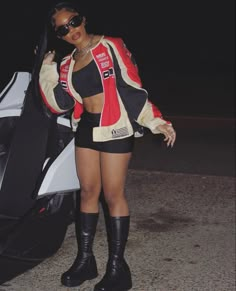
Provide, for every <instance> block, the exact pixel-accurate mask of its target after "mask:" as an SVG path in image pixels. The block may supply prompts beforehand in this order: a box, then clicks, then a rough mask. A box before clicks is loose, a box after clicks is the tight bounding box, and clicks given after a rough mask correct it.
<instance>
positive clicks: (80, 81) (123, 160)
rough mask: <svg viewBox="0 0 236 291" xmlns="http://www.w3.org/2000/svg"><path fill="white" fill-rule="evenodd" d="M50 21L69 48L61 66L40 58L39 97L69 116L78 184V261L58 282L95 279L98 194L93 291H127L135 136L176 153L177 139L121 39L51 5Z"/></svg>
mask: <svg viewBox="0 0 236 291" xmlns="http://www.w3.org/2000/svg"><path fill="white" fill-rule="evenodd" d="M49 21H50V25H51V28H52V30H53V31H54V33H55V34H56V36H57V37H58V38H59V39H61V40H63V41H64V42H67V43H69V44H71V45H73V46H74V49H73V50H72V52H71V53H70V54H68V55H67V56H65V57H64V58H63V59H62V61H61V62H60V64H59V67H60V69H59V72H58V64H57V63H56V62H55V61H54V58H55V51H52V52H51V51H49V52H47V53H46V54H45V57H44V60H43V63H42V66H41V70H40V76H39V85H40V91H41V95H42V98H43V100H44V102H45V104H46V105H47V107H48V108H49V109H50V110H51V112H53V113H55V114H63V113H65V112H67V111H68V110H72V111H73V113H72V116H71V124H72V130H73V131H74V132H75V160H76V169H77V174H78V178H79V181H80V185H81V189H80V190H81V191H80V203H78V205H77V209H76V210H77V215H76V219H75V228H76V237H77V242H78V254H77V257H76V259H75V261H74V263H73V264H72V266H71V267H70V268H69V270H68V271H66V272H65V273H64V274H62V277H61V281H62V284H63V285H65V286H79V285H81V284H82V283H83V282H84V281H86V280H91V279H94V278H96V277H97V275H98V272H97V265H96V259H95V256H94V254H93V250H92V246H93V240H94V236H95V232H96V226H97V222H98V215H99V213H98V212H99V195H100V192H101V189H102V190H103V193H104V197H105V200H106V203H107V205H108V209H109V230H108V245H109V257H108V261H107V267H106V273H105V275H104V276H103V278H102V280H101V281H100V282H98V283H97V284H96V285H95V288H94V291H102V290H103V291H112V290H114V291H124V290H129V289H131V288H132V278H131V272H130V268H129V266H128V264H127V262H126V260H125V258H124V252H125V246H126V242H127V239H128V234H129V225H130V214H129V206H128V203H127V199H126V196H125V190H124V189H125V181H126V177H127V171H128V166H129V161H130V158H131V155H132V151H133V146H134V139H135V137H134V133H135V131H136V130H137V129H138V128H139V127H140V126H143V127H147V128H149V129H150V130H151V132H152V133H153V134H163V135H164V140H165V141H166V143H167V146H171V147H172V146H173V145H174V143H175V139H176V133H175V130H174V128H173V126H172V125H171V123H170V122H168V121H166V120H164V119H163V117H162V114H161V112H160V111H159V109H158V108H157V107H156V106H155V105H154V104H152V103H151V102H150V100H149V99H148V93H147V91H146V90H145V89H144V88H142V83H141V80H140V77H139V74H138V69H137V65H136V63H135V61H134V59H133V57H132V54H131V53H130V51H129V50H128V49H127V47H126V46H125V44H124V42H123V40H122V39H121V38H118V37H107V36H104V35H93V34H89V33H88V32H87V31H86V18H85V16H84V15H82V14H80V11H79V10H78V9H77V8H76V7H74V6H73V5H71V4H70V3H69V2H61V3H58V4H56V5H55V7H54V8H53V10H52V11H51V12H50V16H49Z"/></svg>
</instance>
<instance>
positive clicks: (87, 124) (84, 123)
mask: <svg viewBox="0 0 236 291" xmlns="http://www.w3.org/2000/svg"><path fill="white" fill-rule="evenodd" d="M100 116H101V114H100V113H90V112H87V111H84V112H83V114H82V115H81V119H80V121H79V123H78V127H77V130H76V132H75V146H76V147H81V148H89V149H93V150H96V151H100V152H107V153H130V152H132V151H133V148H134V135H132V136H129V137H127V138H123V139H116V140H111V141H104V142H95V141H93V128H94V127H95V126H98V125H99V121H100Z"/></svg>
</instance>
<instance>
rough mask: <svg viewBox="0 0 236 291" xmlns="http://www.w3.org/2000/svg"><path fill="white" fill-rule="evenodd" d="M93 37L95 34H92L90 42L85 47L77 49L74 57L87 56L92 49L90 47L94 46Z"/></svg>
mask: <svg viewBox="0 0 236 291" xmlns="http://www.w3.org/2000/svg"><path fill="white" fill-rule="evenodd" d="M93 37H94V35H93V34H92V35H91V36H90V39H89V41H88V43H87V44H86V46H85V47H83V48H82V49H80V50H79V49H78V48H77V49H76V51H75V53H74V57H79V58H82V59H83V58H85V56H86V55H87V53H88V52H89V51H90V48H91V46H92V42H93Z"/></svg>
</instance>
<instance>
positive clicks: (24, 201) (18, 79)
mask: <svg viewBox="0 0 236 291" xmlns="http://www.w3.org/2000/svg"><path fill="white" fill-rule="evenodd" d="M31 84H32V80H31V73H29V72H15V73H14V75H13V77H12V79H11V80H10V82H9V83H8V84H7V86H6V87H5V88H4V90H3V91H2V92H1V94H0V270H1V272H0V284H2V283H4V282H6V281H8V280H10V279H12V278H14V277H15V276H17V275H19V274H20V273H23V272H25V271H26V270H28V269H30V268H32V267H34V266H35V265H37V264H39V263H40V262H42V261H43V260H44V259H45V258H47V257H49V256H51V255H53V254H54V253H55V252H56V251H57V250H58V249H59V248H60V246H61V244H62V242H63V240H64V237H65V234H66V231H67V227H68V225H69V224H70V223H72V221H73V215H74V212H73V211H74V203H75V195H76V194H77V192H78V191H79V190H80V184H79V181H78V178H77V175H76V169H75V160H74V136H73V133H72V131H71V128H70V119H69V116H66V115H64V116H59V117H58V118H55V117H53V116H51V117H50V116H48V115H46V114H45V113H44V111H43V110H42V100H40V98H38V97H37V96H34V92H33V90H32V86H31Z"/></svg>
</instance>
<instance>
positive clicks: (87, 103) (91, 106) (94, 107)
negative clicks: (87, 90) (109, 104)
mask: <svg viewBox="0 0 236 291" xmlns="http://www.w3.org/2000/svg"><path fill="white" fill-rule="evenodd" d="M83 105H84V109H85V110H86V111H88V112H90V113H101V112H102V107H103V93H99V94H96V95H93V96H89V97H85V98H83Z"/></svg>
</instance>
